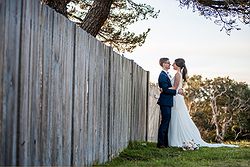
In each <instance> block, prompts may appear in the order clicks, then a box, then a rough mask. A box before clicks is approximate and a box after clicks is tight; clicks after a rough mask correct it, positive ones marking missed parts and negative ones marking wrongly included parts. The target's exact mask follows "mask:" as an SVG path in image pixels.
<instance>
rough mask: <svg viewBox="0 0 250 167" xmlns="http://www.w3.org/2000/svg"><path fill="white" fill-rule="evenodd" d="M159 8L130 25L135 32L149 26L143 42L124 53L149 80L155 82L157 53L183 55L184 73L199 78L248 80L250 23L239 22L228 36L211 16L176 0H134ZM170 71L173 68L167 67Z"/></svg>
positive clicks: (173, 57)
mask: <svg viewBox="0 0 250 167" xmlns="http://www.w3.org/2000/svg"><path fill="white" fill-rule="evenodd" d="M135 2H140V3H146V4H150V5H151V6H153V7H154V8H155V9H156V10H160V11H161V12H160V14H159V17H158V18H157V19H149V20H147V21H142V22H139V23H137V24H135V25H133V26H131V29H133V30H134V31H135V32H142V31H146V30H147V28H151V31H150V32H149V35H148V37H147V39H146V42H145V43H144V44H143V46H141V47H138V48H136V49H135V50H134V52H132V53H125V54H124V56H125V57H127V58H129V59H133V60H134V61H135V62H136V63H137V64H138V65H140V66H141V67H142V68H143V69H145V70H147V71H150V81H151V82H154V83H156V82H157V79H158V75H159V73H160V71H161V67H160V66H159V64H158V62H159V59H160V58H161V57H168V58H169V59H170V61H171V62H173V61H174V59H176V58H180V57H181V58H184V59H185V60H186V66H187V68H188V75H189V76H192V75H202V77H203V78H214V77H226V76H229V77H230V78H231V79H234V80H236V81H238V82H239V81H241V82H247V83H248V84H250V26H249V25H240V28H241V30H240V31H237V30H234V31H232V32H231V35H230V36H228V35H227V34H226V32H225V31H222V32H221V31H220V29H221V27H220V26H218V25H216V24H215V23H214V22H213V21H212V20H209V19H206V18H204V17H203V16H200V15H199V13H198V12H195V13H194V12H192V9H187V8H180V7H179V2H178V1H177V0H167V1H166V0H154V1H150V0H135ZM170 72H171V73H173V74H174V71H173V70H172V69H171V70H170Z"/></svg>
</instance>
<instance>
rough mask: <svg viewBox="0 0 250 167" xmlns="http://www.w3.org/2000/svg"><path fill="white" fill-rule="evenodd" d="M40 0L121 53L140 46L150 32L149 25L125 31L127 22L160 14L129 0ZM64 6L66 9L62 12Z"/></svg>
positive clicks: (131, 22) (130, 22) (147, 6)
mask: <svg viewBox="0 0 250 167" xmlns="http://www.w3.org/2000/svg"><path fill="white" fill-rule="evenodd" d="M42 1H43V2H44V3H45V4H48V5H49V6H50V7H52V8H56V9H57V11H58V12H60V13H62V14H64V15H65V16H67V17H69V18H71V19H74V20H75V21H76V22H77V23H78V25H79V26H80V27H81V28H83V29H84V30H85V31H87V32H88V33H90V34H91V35H93V36H95V37H97V38H98V39H99V40H100V41H102V42H104V43H106V44H108V45H110V46H112V47H114V48H115V49H116V50H118V51H120V52H125V51H128V52H132V51H133V49H134V48H135V47H137V46H141V45H142V44H143V43H144V42H145V39H146V37H147V35H148V33H149V31H150V29H149V28H148V29H147V30H146V31H144V32H142V33H140V34H138V35H136V34H135V33H133V32H130V31H128V27H129V25H131V24H133V23H135V22H137V21H140V20H145V19H148V18H150V17H151V18H157V16H158V13H159V11H155V10H154V8H153V7H151V6H149V5H146V4H137V3H134V2H133V1H132V0H64V1H61V0H42ZM70 4H71V5H70ZM67 5H68V8H67V7H66V6H67ZM62 6H63V7H62ZM77 6H79V7H80V11H81V12H79V11H77V9H76V7H77ZM58 7H59V8H58ZM65 7H66V8H65ZM65 9H68V10H67V11H65ZM78 9H79V8H78Z"/></svg>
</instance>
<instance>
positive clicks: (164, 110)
mask: <svg viewBox="0 0 250 167" xmlns="http://www.w3.org/2000/svg"><path fill="white" fill-rule="evenodd" d="M159 63H160V66H161V67H162V72H161V73H160V76H159V78H158V84H159V87H160V88H161V90H162V91H161V94H160V97H159V99H158V102H157V104H159V105H160V110H161V124H160V127H159V130H158V143H157V147H158V148H165V147H168V127H169V122H170V118H171V107H172V106H173V96H174V95H175V94H176V90H173V89H169V88H170V87H172V84H171V80H170V76H169V74H168V70H169V69H170V65H171V64H170V61H169V59H168V58H161V59H160V61H159Z"/></svg>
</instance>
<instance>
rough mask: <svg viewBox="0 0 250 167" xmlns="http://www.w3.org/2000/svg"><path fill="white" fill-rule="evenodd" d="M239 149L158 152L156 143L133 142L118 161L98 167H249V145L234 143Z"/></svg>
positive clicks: (171, 149) (246, 143)
mask: <svg viewBox="0 0 250 167" xmlns="http://www.w3.org/2000/svg"><path fill="white" fill-rule="evenodd" d="M232 144H237V145H239V146H240V147H239V148H224V147H223V148H205V147H202V148H200V149H199V150H195V151H183V150H182V149H181V148H164V149H159V148H157V147H156V143H148V142H133V143H130V144H129V146H128V148H126V149H125V150H124V151H123V152H121V153H120V155H119V157H117V158H115V159H113V160H112V161H111V162H107V163H106V164H102V165H101V166H126V167H127V166H133V167H134V166H177V167H196V166H198V167H200V166H212V167H235V166H236V167H249V166H250V142H249V141H242V142H237V143H236V142H234V143H232Z"/></svg>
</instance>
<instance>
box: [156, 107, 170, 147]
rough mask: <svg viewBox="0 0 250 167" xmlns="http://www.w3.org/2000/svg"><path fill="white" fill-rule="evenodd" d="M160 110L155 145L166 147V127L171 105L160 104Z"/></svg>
mask: <svg viewBox="0 0 250 167" xmlns="http://www.w3.org/2000/svg"><path fill="white" fill-rule="evenodd" d="M160 110H161V124H160V127H159V130H158V143H157V146H158V147H160V146H165V147H168V127H169V122H170V119H171V107H170V106H163V105H161V106H160Z"/></svg>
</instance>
